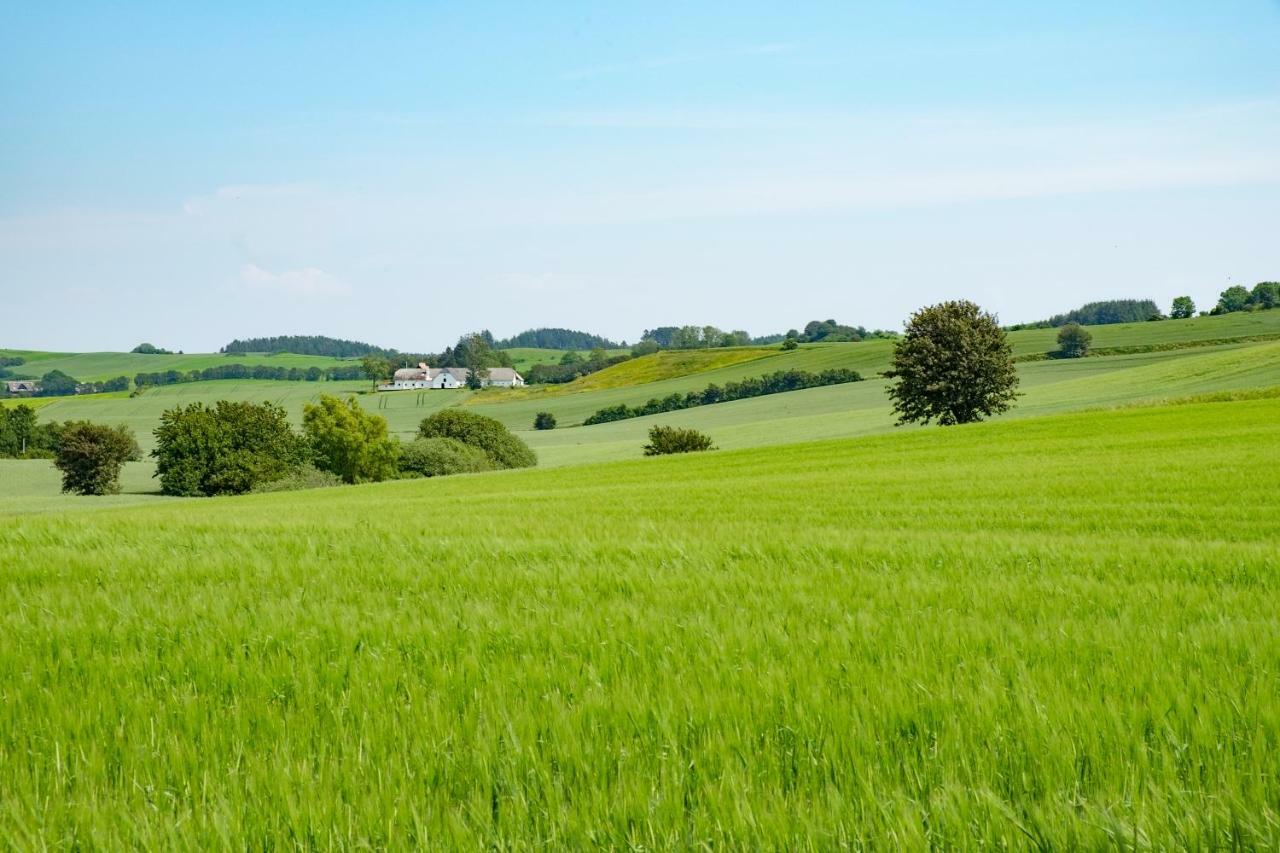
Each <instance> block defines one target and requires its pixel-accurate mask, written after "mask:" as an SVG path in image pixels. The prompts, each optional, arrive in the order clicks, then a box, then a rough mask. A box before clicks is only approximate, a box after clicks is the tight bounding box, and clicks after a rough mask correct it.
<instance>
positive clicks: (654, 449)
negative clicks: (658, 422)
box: [644, 426, 714, 456]
mask: <svg viewBox="0 0 1280 853" xmlns="http://www.w3.org/2000/svg"><path fill="white" fill-rule="evenodd" d="M712 449H714V448H713V447H712V446H711V436H709V435H704V434H703V433H700V432H698V431H697V430H696V429H681V428H680V427H669V426H656V427H654V428H653V429H651V430H649V443H648V444H646V445H645V446H644V455H645V456H663V455H666V454H668V453H696V452H698V451H702V450H712Z"/></svg>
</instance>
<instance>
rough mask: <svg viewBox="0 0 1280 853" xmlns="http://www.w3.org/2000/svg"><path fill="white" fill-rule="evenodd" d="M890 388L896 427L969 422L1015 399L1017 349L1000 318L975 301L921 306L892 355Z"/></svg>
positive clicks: (998, 410)
mask: <svg viewBox="0 0 1280 853" xmlns="http://www.w3.org/2000/svg"><path fill="white" fill-rule="evenodd" d="M885 376H887V377H889V378H890V379H895V380H897V381H896V382H895V383H894V384H893V386H892V387H890V389H889V396H890V397H892V398H893V410H894V412H896V413H897V415H898V423H899V424H905V423H911V422H921V423H926V424H927V423H930V422H931V421H934V420H937V422H938V423H939V424H941V425H943V426H948V425H950V424H967V423H971V422H973V421H980V420H982V418H983V417H985V416H989V415H994V414H998V413H1000V412H1004V411H1008V409H1009V407H1010V405H1012V403H1013V401H1014V400H1015V399H1016V398H1017V396H1018V394H1017V391H1016V390H1015V389H1016V388H1017V387H1018V374H1017V372H1016V371H1015V370H1014V366H1013V351H1012V349H1011V348H1010V346H1009V342H1008V340H1006V339H1005V334H1004V330H1003V329H1001V328H1000V324H999V323H997V322H996V318H995V317H993V316H992V315H990V314H987V313H985V312H984V311H983V310H982V309H981V308H979V307H978V306H977V305H974V304H973V303H972V302H968V301H960V302H942V303H940V304H938V305H930V306H929V307H928V308H921V309H920V310H919V311H917V312H916V313H915V314H912V315H911V319H910V320H909V321H908V322H907V331H906V334H905V335H904V336H903V337H902V338H901V340H899V341H898V343H897V345H896V346H895V347H894V351H893V369H891V370H889V371H887V372H886V373H885Z"/></svg>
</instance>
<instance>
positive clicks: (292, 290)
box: [240, 264, 351, 299]
mask: <svg viewBox="0 0 1280 853" xmlns="http://www.w3.org/2000/svg"><path fill="white" fill-rule="evenodd" d="M240 283H241V284H243V285H245V286H247V287H251V288H254V289H257V290H264V291H274V292H276V293H283V294H286V295H288V296H295V297H301V298H307V299H324V298H331V297H337V296H347V295H348V294H350V293H351V287H350V286H349V285H348V284H346V283H345V282H343V281H341V280H339V279H337V278H335V277H334V276H332V275H330V274H329V273H327V272H325V271H324V270H321V269H317V268H315V267H304V268H303V269H298V270H285V271H284V272H279V273H274V272H270V271H269V270H265V269H263V268H262V267H260V266H258V265H257V264H245V265H244V266H242V267H241V268H240Z"/></svg>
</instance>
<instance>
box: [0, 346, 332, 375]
mask: <svg viewBox="0 0 1280 853" xmlns="http://www.w3.org/2000/svg"><path fill="white" fill-rule="evenodd" d="M3 355H17V356H21V357H22V358H24V359H26V364H23V365H20V366H18V367H14V368H11V369H12V370H13V371H14V373H20V374H24V375H30V376H35V377H40V376H43V375H44V374H46V373H48V372H49V371H51V370H61V371H62V372H63V373H66V374H68V375H69V376H74V377H75V378H76V379H79V380H81V381H83V382H95V381H100V380H104V379H111V378H114V377H116V376H127V377H129V378H130V379H132V378H133V377H134V375H135V374H138V373H157V372H161V371H165V370H184V371H185V370H203V369H204V368H206V367H219V366H221V365H225V364H248V365H254V364H267V365H271V366H272V367H285V368H289V367H300V368H302V369H304V370H305V369H306V368H308V367H319V368H321V369H324V368H326V367H334V366H337V365H340V364H350V363H351V362H349V361H342V360H340V359H336V358H329V357H327V356H314V355H294V354H292V353H278V354H275V355H270V354H267V353H242V352H236V353H227V354H225V355H224V354H219V353H188V354H186V355H179V354H177V353H175V354H173V355H143V354H141V353H134V352H81V353H55V352H33V351H30V350H5V349H0V356H3Z"/></svg>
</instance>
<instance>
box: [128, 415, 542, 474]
mask: <svg viewBox="0 0 1280 853" xmlns="http://www.w3.org/2000/svg"><path fill="white" fill-rule="evenodd" d="M155 435H156V449H155V450H154V451H152V454H151V455H152V456H154V457H155V459H156V475H157V476H158V477H159V478H160V485H161V491H162V492H164V493H165V494H167V495H187V496H196V495H219V494H242V493H244V492H249V491H264V490H265V491H279V490H281V489H287V488H310V487H314V486H317V485H325V484H326V481H328V482H337V481H341V482H344V483H363V482H373V481H379V480H388V479H396V478H399V477H418V476H425V477H432V476H442V475H447V474H457V473H463V472H470V471H488V470H493V469H499V468H524V467H530V466H532V465H535V464H537V457H536V456H534V453H533V451H532V450H530V449H529V447H528V445H526V444H525V443H524V442H523V441H521V440H520V439H519V438H518V437H516V436H515V435H513V434H512V433H511V432H510V431H509V430H507V428H506V427H505V426H503V425H502V424H501V423H499V422H498V421H496V420H494V419H492V418H487V417H484V416H483V415H477V414H474V413H471V412H465V411H460V410H456V409H446V410H444V411H441V412H437V413H436V414H434V415H431V416H430V417H428V418H426V419H425V420H423V421H422V423H421V424H419V427H418V437H417V439H416V440H414V441H413V442H410V443H408V444H401V442H400V441H399V440H398V439H396V438H394V437H392V436H390V435H389V434H388V431H387V422H386V420H385V419H384V418H382V417H380V416H379V415H375V414H371V413H368V412H365V411H364V410H363V409H362V408H361V407H360V404H359V403H357V402H356V400H355V399H354V398H348V399H346V400H340V399H338V398H337V397H331V396H329V395H327V394H324V395H321V397H320V400H319V402H318V403H317V404H315V405H310V404H308V405H307V406H305V407H304V409H303V417H302V432H301V434H299V433H296V432H295V431H294V430H293V429H292V427H290V425H289V421H288V417H287V416H286V413H285V410H284V409H283V408H281V407H280V406H277V405H274V404H272V403H262V404H254V403H236V402H229V401H226V400H220V401H218V402H217V403H216V404H214V405H212V406H206V405H204V404H203V403H192V404H191V405H188V406H185V407H178V408H175V409H170V410H169V411H167V412H165V413H164V414H163V415H162V416H161V419H160V426H159V427H157V428H156V431H155ZM326 475H328V476H326Z"/></svg>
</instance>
